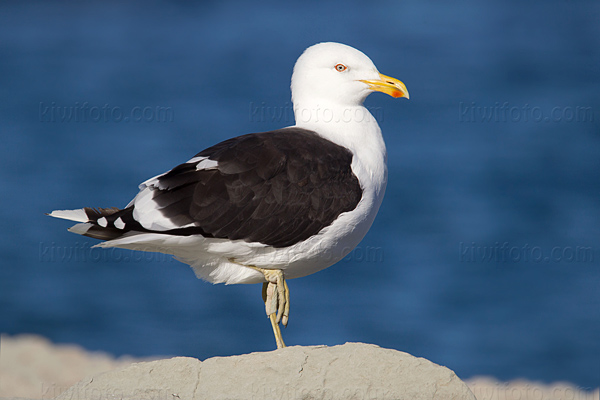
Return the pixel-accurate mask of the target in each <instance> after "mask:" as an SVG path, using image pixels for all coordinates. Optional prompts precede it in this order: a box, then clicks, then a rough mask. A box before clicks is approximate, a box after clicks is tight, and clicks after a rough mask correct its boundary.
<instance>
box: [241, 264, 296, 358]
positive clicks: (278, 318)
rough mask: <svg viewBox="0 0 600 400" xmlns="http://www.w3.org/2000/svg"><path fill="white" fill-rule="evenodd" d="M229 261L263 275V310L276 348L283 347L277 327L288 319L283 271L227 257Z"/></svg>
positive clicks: (288, 311)
mask: <svg viewBox="0 0 600 400" xmlns="http://www.w3.org/2000/svg"><path fill="white" fill-rule="evenodd" d="M229 261H231V262H233V263H236V264H239V265H242V266H244V267H248V268H252V269H254V270H256V271H258V272H260V273H262V274H263V275H264V276H265V280H266V282H265V283H263V287H262V298H263V301H264V302H265V310H266V312H267V315H268V316H269V320H270V321H271V325H272V327H273V333H274V334H275V342H276V343H277V348H278V349H281V348H283V347H285V343H283V337H282V336H281V329H279V323H280V322H281V323H282V324H283V326H287V324H288V321H289V317H290V288H289V287H288V284H287V282H286V281H285V277H284V276H283V271H282V270H280V269H267V268H258V267H255V266H253V265H243V264H240V263H238V262H236V261H235V259H229Z"/></svg>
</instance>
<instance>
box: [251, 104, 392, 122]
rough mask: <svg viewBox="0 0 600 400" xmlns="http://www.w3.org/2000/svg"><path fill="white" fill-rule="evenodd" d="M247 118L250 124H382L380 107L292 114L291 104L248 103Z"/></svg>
mask: <svg viewBox="0 0 600 400" xmlns="http://www.w3.org/2000/svg"><path fill="white" fill-rule="evenodd" d="M248 118H249V121H250V122H279V123H284V124H293V123H294V122H308V121H312V122H350V121H356V122H362V121H371V120H373V119H374V120H376V121H377V122H383V108H382V107H367V108H363V107H349V108H346V109H343V110H341V111H340V110H336V111H335V112H334V111H333V110H332V109H331V108H328V107H320V106H318V105H317V106H315V107H313V108H299V109H296V112H295V113H294V107H293V105H292V103H289V102H285V103H284V104H283V105H281V106H274V105H268V104H267V103H265V102H261V103H254V102H250V107H249V114H248Z"/></svg>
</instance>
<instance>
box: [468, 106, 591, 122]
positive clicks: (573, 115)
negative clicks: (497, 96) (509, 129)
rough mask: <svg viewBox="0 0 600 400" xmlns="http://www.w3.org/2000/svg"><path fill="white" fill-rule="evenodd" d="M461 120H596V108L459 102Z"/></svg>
mask: <svg viewBox="0 0 600 400" xmlns="http://www.w3.org/2000/svg"><path fill="white" fill-rule="evenodd" d="M458 121H459V122H484V123H496V122H548V123H549V122H554V123H558V122H569V123H575V122H578V123H582V122H583V123H585V122H587V123H589V122H594V110H593V108H592V107H589V106H564V107H563V106H556V107H551V108H543V107H539V106H532V105H530V104H523V105H515V104H511V103H509V102H508V101H505V102H499V101H497V102H495V103H494V104H486V105H483V104H478V103H477V102H475V101H471V102H462V101H461V102H460V103H458Z"/></svg>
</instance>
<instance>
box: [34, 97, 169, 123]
mask: <svg viewBox="0 0 600 400" xmlns="http://www.w3.org/2000/svg"><path fill="white" fill-rule="evenodd" d="M38 117H39V120H40V122H54V123H57V122H61V123H71V122H83V123H87V122H134V123H135V122H138V123H139V122H160V123H166V122H173V121H175V113H174V111H173V108H171V107H164V106H134V107H131V108H126V107H120V106H113V105H110V104H108V103H105V104H103V105H94V104H90V103H88V102H87V101H83V102H78V101H76V102H75V103H74V104H72V105H60V104H56V103H55V102H51V103H45V102H43V101H42V102H40V104H39V111H38Z"/></svg>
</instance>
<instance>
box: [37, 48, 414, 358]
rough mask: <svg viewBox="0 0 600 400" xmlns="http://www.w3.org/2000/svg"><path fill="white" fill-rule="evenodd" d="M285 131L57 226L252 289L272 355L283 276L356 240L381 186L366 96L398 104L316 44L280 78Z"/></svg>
mask: <svg viewBox="0 0 600 400" xmlns="http://www.w3.org/2000/svg"><path fill="white" fill-rule="evenodd" d="M291 90H292V102H293V104H294V115H295V118H296V125H295V126H291V127H287V128H283V129H278V130H275V131H270V132H262V133H251V134H248V135H243V136H239V137H236V138H233V139H229V140H226V141H224V142H222V143H219V144H217V145H215V146H212V147H209V148H208V149H206V150H203V151H201V152H200V153H198V154H196V156H194V157H193V158H192V159H190V160H189V161H187V162H185V163H183V164H181V165H178V166H177V167H175V168H173V169H172V170H170V171H168V172H166V173H164V174H161V175H158V176H155V177H154V178H151V179H149V180H147V181H146V182H144V183H142V184H141V185H140V187H139V188H140V192H139V193H138V194H137V196H136V197H135V198H134V199H133V200H132V201H131V202H130V203H129V204H128V205H127V206H126V207H125V208H123V209H118V208H88V207H86V208H83V209H78V210H57V211H53V212H52V213H50V214H49V215H50V216H52V217H57V218H64V219H68V220H72V221H77V222H80V223H79V224H77V225H75V226H73V227H72V228H70V229H69V230H70V231H71V232H74V233H78V234H81V235H85V236H89V237H92V238H96V239H101V240H104V242H102V243H99V244H97V245H96V246H97V247H121V248H126V249H133V250H142V251H152V252H162V253H166V254H172V255H174V256H175V257H176V258H177V259H178V260H180V261H182V262H184V263H187V264H189V265H190V266H191V267H192V268H193V269H194V271H195V273H196V275H197V276H198V277H199V278H201V279H204V280H206V281H209V282H213V283H226V284H235V283H260V282H263V300H264V301H265V306H266V310H267V315H269V318H270V320H271V323H272V326H273V331H274V333H275V338H276V342H277V347H278V348H280V347H284V346H285V345H284V343H283V339H282V337H281V332H280V329H279V323H280V322H281V323H282V324H283V325H287V321H288V316H289V289H288V286H287V283H286V279H293V278H299V277H302V276H306V275H309V274H312V273H314V272H317V271H319V270H322V269H324V268H327V267H329V266H331V265H333V264H335V263H336V262H338V261H340V260H341V259H342V258H344V257H345V256H346V255H347V254H348V253H349V252H350V251H352V249H354V247H355V246H356V245H358V243H359V242H360V241H361V240H362V238H363V237H364V236H365V234H366V233H367V231H368V230H369V228H370V227H371V224H372V223H373V220H374V219H375V215H376V214H377V210H378V209H379V206H380V204H381V201H382V199H383V195H384V192H385V187H386V183H387V166H386V158H387V155H386V149H385V144H384V141H383V138H382V136H381V130H380V128H379V126H378V124H377V121H376V120H375V118H374V117H373V116H372V115H371V114H370V113H369V111H368V110H367V109H366V108H365V107H364V106H363V101H364V100H365V98H366V97H367V96H368V95H369V94H370V93H371V92H373V91H379V92H383V93H386V94H389V95H391V96H393V97H406V98H408V91H407V90H406V87H405V86H404V84H403V83H402V82H400V81H399V80H397V79H394V78H390V77H387V76H385V75H382V74H380V73H379V72H378V71H377V68H376V67H375V65H374V64H373V62H372V61H371V60H370V59H369V58H368V57H367V56H366V55H365V54H363V53H362V52H360V51H358V50H356V49H354V48H352V47H349V46H346V45H343V44H339V43H320V44H316V45H314V46H312V47H309V48H308V49H306V50H305V51H304V53H303V54H302V55H301V56H300V58H299V59H298V61H297V62H296V65H295V66H294V71H293V74H292V84H291Z"/></svg>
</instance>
